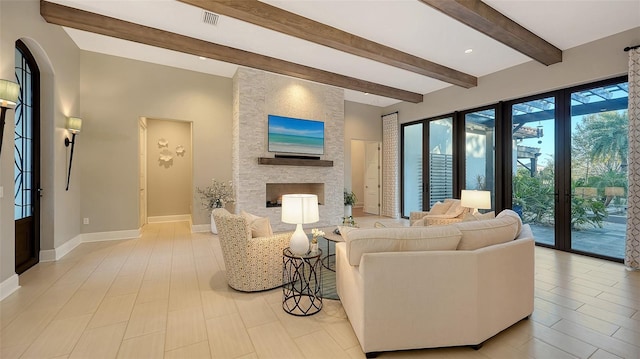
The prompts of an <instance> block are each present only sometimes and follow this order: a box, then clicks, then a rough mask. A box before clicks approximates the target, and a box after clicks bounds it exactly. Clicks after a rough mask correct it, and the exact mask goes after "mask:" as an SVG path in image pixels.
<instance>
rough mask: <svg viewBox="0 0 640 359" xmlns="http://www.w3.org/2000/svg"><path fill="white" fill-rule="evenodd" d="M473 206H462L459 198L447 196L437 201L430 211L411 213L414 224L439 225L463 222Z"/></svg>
mask: <svg viewBox="0 0 640 359" xmlns="http://www.w3.org/2000/svg"><path fill="white" fill-rule="evenodd" d="M471 210H472V209H471V208H467V207H462V204H461V202H460V200H459V199H453V198H447V199H445V200H444V202H443V203H436V204H435V205H433V207H431V210H429V211H428V212H422V211H416V212H411V213H410V214H409V224H410V225H412V226H419V225H422V226H437V225H446V224H451V223H457V222H462V219H463V218H464V216H465V215H466V214H467V213H471Z"/></svg>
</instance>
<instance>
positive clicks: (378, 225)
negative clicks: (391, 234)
mask: <svg viewBox="0 0 640 359" xmlns="http://www.w3.org/2000/svg"><path fill="white" fill-rule="evenodd" d="M385 227H386V226H385V225H384V224H382V223H380V222H376V223H374V224H373V228H385Z"/></svg>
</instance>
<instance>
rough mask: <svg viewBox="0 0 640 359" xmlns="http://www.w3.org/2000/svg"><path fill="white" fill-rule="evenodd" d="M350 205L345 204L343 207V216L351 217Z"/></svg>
mask: <svg viewBox="0 0 640 359" xmlns="http://www.w3.org/2000/svg"><path fill="white" fill-rule="evenodd" d="M351 215H352V214H351V205H350V204H347V205H345V206H344V216H345V217H351Z"/></svg>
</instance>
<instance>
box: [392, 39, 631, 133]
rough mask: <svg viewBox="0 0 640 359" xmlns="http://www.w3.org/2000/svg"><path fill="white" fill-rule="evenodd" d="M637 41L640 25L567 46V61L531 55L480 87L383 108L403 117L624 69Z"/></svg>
mask: <svg viewBox="0 0 640 359" xmlns="http://www.w3.org/2000/svg"><path fill="white" fill-rule="evenodd" d="M638 43H640V27H637V28H635V29H632V30H629V31H626V32H622V33H620V34H617V35H614V36H610V37H607V38H604V39H601V40H597V41H594V42H591V43H588V44H585V45H582V46H578V47H575V48H573V49H569V50H566V51H564V53H563V60H562V62H561V63H558V64H555V65H551V66H544V65H541V64H539V63H537V62H534V61H530V62H527V63H525V64H522V65H518V66H514V67H512V68H509V69H506V70H503V71H500V72H497V73H495V74H491V75H487V76H484V77H481V78H479V80H478V86H477V87H474V88H471V89H463V88H460V87H456V86H451V87H447V88H445V89H442V90H440V91H436V92H433V93H430V94H427V95H425V96H424V101H423V102H422V103H419V104H411V103H405V102H403V103H400V104H396V105H393V106H389V107H387V108H385V111H384V112H385V113H390V112H394V111H398V116H399V119H400V122H401V123H404V122H410V121H414V120H419V119H424V118H428V117H434V116H438V115H443V114H447V113H451V112H453V111H456V110H466V109H472V108H475V107H479V106H482V105H487V104H492V103H496V102H497V101H501V100H511V99H517V98H521V97H524V96H528V95H534V94H538V93H543V92H547V91H551V90H556V89H560V88H564V87H570V86H573V85H579V84H583V83H589V82H592V81H597V80H602V79H606V78H611V77H615V76H620V75H625V74H626V73H627V71H628V57H627V53H626V52H624V51H622V50H623V49H624V48H625V47H626V46H631V45H637V44H638Z"/></svg>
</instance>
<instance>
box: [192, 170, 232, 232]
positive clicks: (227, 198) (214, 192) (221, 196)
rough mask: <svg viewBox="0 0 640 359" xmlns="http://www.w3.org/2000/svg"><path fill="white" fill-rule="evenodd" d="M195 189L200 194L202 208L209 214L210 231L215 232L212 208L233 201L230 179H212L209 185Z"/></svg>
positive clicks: (220, 206)
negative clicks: (220, 180) (221, 180)
mask: <svg viewBox="0 0 640 359" xmlns="http://www.w3.org/2000/svg"><path fill="white" fill-rule="evenodd" d="M196 191H197V192H198V194H200V200H201V203H202V208H204V209H206V210H207V211H209V214H210V216H211V232H212V233H214V234H217V233H218V229H217V228H216V222H215V221H214V220H213V210H214V209H216V208H222V207H224V206H225V204H227V203H233V202H235V199H234V197H233V183H232V182H231V181H229V182H219V181H216V180H215V179H212V180H211V185H210V186H207V187H204V188H199V187H196Z"/></svg>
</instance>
